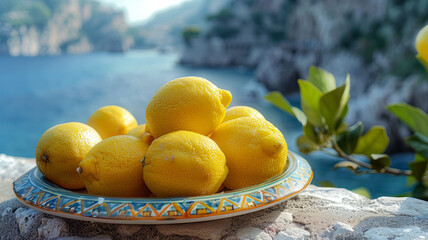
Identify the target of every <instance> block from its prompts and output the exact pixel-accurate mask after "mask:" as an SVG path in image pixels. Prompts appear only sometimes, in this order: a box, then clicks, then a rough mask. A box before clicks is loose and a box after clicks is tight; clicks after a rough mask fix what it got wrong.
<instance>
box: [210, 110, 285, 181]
mask: <svg viewBox="0 0 428 240" xmlns="http://www.w3.org/2000/svg"><path fill="white" fill-rule="evenodd" d="M211 139H213V140H214V141H215V142H216V143H217V145H218V146H219V147H220V149H221V150H222V151H223V153H224V155H225V156H226V163H227V167H228V168H229V174H228V175H227V178H226V180H225V182H224V185H225V186H226V187H227V188H229V189H237V188H242V187H247V186H251V185H254V184H258V183H262V182H264V181H266V180H268V179H269V178H271V177H274V176H275V175H277V174H280V173H281V172H282V171H283V170H284V167H285V165H286V162H287V143H286V142H285V140H284V137H283V135H282V133H281V132H280V131H279V130H278V129H277V128H276V127H275V126H274V125H272V124H271V123H270V122H268V121H266V120H265V119H261V118H254V117H241V118H236V119H233V120H229V121H227V122H225V123H222V124H221V125H220V126H219V127H218V128H217V129H216V130H215V131H214V132H213V134H212V135H211Z"/></svg>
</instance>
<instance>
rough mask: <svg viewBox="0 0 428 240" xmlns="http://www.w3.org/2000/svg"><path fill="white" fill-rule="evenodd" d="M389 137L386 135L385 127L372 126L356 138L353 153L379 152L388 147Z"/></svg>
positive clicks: (368, 153) (369, 153)
mask: <svg viewBox="0 0 428 240" xmlns="http://www.w3.org/2000/svg"><path fill="white" fill-rule="evenodd" d="M388 144H389V138H388V135H386V130H385V127H383V126H373V127H372V128H370V130H369V131H368V132H367V133H366V134H365V135H363V136H361V137H360V138H359V139H358V143H357V147H356V148H355V151H354V153H355V154H364V155H366V156H370V155H371V154H380V153H383V152H384V151H385V149H386V148H387V147H388Z"/></svg>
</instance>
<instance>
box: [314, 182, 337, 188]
mask: <svg viewBox="0 0 428 240" xmlns="http://www.w3.org/2000/svg"><path fill="white" fill-rule="evenodd" d="M318 186H320V187H336V186H335V185H334V184H333V183H332V182H330V181H321V182H319V183H318Z"/></svg>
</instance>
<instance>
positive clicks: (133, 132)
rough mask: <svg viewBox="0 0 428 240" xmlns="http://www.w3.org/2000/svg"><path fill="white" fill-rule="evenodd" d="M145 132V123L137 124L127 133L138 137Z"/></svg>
mask: <svg viewBox="0 0 428 240" xmlns="http://www.w3.org/2000/svg"><path fill="white" fill-rule="evenodd" d="M145 132H146V124H141V125H138V126H137V127H135V128H133V129H131V130H130V131H129V132H128V133H127V135H131V136H134V137H137V138H140V137H141V135H143V134H144V133H145Z"/></svg>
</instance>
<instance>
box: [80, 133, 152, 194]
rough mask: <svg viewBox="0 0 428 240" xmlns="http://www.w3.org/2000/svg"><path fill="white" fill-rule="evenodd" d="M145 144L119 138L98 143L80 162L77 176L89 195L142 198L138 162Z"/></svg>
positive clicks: (141, 168) (132, 139)
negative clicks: (81, 180)
mask: <svg viewBox="0 0 428 240" xmlns="http://www.w3.org/2000/svg"><path fill="white" fill-rule="evenodd" d="M147 148H148V145H147V143H145V142H143V141H141V140H140V139H138V138H136V137H134V136H128V135H119V136H114V137H110V138H107V139H104V140H103V141H101V142H99V143H98V144H97V145H95V147H93V148H92V150H91V151H90V152H89V153H88V154H87V155H86V157H85V159H84V160H83V161H82V162H80V164H79V168H77V171H78V172H79V174H80V176H81V178H82V179H83V181H84V183H85V186H86V189H87V190H88V193H89V194H94V195H101V196H112V197H146V196H148V195H149V194H150V192H149V190H148V188H147V187H146V185H145V184H144V179H143V166H142V163H141V160H142V159H143V158H144V155H145V154H146V150H147Z"/></svg>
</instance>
